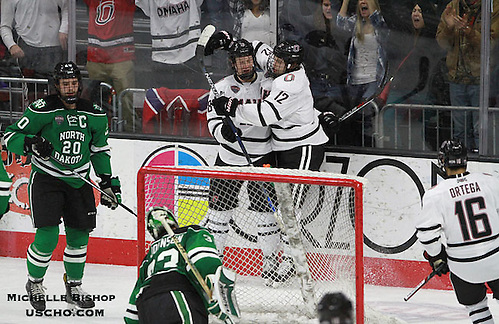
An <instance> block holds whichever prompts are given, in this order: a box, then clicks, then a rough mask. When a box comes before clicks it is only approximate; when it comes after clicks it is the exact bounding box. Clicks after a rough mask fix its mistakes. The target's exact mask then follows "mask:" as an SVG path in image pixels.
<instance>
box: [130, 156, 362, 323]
mask: <svg viewBox="0 0 499 324" xmlns="http://www.w3.org/2000/svg"><path fill="white" fill-rule="evenodd" d="M257 169H258V168H246V167H240V168H238V170H237V171H230V170H224V168H220V167H204V166H200V167H190V166H180V167H176V166H145V167H141V168H140V170H139V171H138V173H137V267H140V264H141V262H142V260H143V258H144V256H145V253H146V228H145V214H146V186H145V184H146V179H145V178H146V176H149V175H156V176H175V177H194V178H209V179H237V180H245V181H258V182H272V183H276V184H277V183H287V184H306V185H317V186H333V187H334V186H338V187H347V188H351V189H352V190H353V191H354V195H353V205H354V206H353V208H352V209H353V211H354V214H355V218H354V221H355V223H354V229H355V238H354V244H355V257H354V260H355V284H354V286H355V301H354V303H355V305H356V307H355V318H356V322H357V323H364V255H363V190H364V182H363V179H361V178H359V177H353V176H348V175H344V174H332V173H321V172H315V173H314V174H313V177H312V176H310V174H307V172H310V171H305V172H304V174H306V175H304V176H302V175H300V174H299V171H298V172H296V173H295V174H292V175H290V174H286V175H281V174H279V173H272V174H269V173H264V172H258V171H255V170H257ZM246 170H251V171H246ZM273 170H278V169H273ZM321 174H322V175H321Z"/></svg>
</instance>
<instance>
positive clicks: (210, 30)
mask: <svg viewBox="0 0 499 324" xmlns="http://www.w3.org/2000/svg"><path fill="white" fill-rule="evenodd" d="M215 31H216V28H215V26H213V25H207V26H206V27H205V28H204V29H203V31H202V32H201V35H200V36H199V39H198V43H197V46H196V57H197V58H198V60H199V61H200V62H203V61H204V48H205V47H206V44H207V43H208V41H209V40H210V38H211V36H212V35H213V34H214V33H215ZM203 72H204V71H203Z"/></svg>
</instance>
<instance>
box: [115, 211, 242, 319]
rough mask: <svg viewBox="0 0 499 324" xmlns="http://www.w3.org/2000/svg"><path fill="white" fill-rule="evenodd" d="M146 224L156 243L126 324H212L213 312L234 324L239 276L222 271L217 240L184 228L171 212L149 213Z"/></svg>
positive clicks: (201, 230) (146, 260) (204, 232)
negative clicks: (236, 281) (235, 288)
mask: <svg viewBox="0 0 499 324" xmlns="http://www.w3.org/2000/svg"><path fill="white" fill-rule="evenodd" d="M146 222H147V230H148V231H149V233H150V234H151V236H152V237H153V238H154V242H153V243H152V244H151V246H150V247H149V251H148V252H147V255H146V256H145V257H144V260H143V261H142V264H141V265H140V270H139V278H138V279H137V282H136V284H135V287H134V289H133V291H132V294H131V295H130V299H129V305H128V309H127V310H126V315H125V322H126V323H128V324H136V323H141V324H148V323H149V324H155V323H164V324H168V323H172V324H173V323H175V324H177V323H192V324H205V323H206V324H207V323H208V312H209V313H210V314H213V315H215V316H216V317H217V318H219V319H221V320H222V321H224V322H225V323H233V320H232V316H236V317H238V316H239V306H238V305H237V301H236V299H235V292H234V285H235V273H234V272H233V271H231V270H228V269H226V268H224V267H223V266H222V261H221V260H220V259H219V257H218V253H217V249H216V246H215V242H214V239H213V236H212V235H211V234H210V233H209V232H208V231H207V230H206V229H205V228H203V227H201V226H198V225H191V226H186V227H180V226H179V225H178V223H177V220H176V219H175V216H174V215H173V213H172V212H171V211H170V210H169V209H168V208H166V207H152V208H151V209H149V211H148V212H147V214H146ZM167 228H168V229H167ZM168 232H170V234H168ZM207 290H208V293H207Z"/></svg>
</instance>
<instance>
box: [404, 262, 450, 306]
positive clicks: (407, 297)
mask: <svg viewBox="0 0 499 324" xmlns="http://www.w3.org/2000/svg"><path fill="white" fill-rule="evenodd" d="M445 266H446V264H445V263H441V264H440V265H439V266H438V267H437V269H435V270H433V271H432V272H431V273H430V274H429V275H427V276H426V278H424V279H423V280H422V281H421V282H420V283H419V284H418V285H417V286H416V287H415V288H414V289H413V290H412V291H411V292H410V293H409V294H407V296H405V297H404V301H408V300H409V299H411V297H412V296H414V294H416V293H417V292H418V291H419V290H420V289H421V288H423V286H424V285H426V284H427V283H428V281H430V280H431V278H433V277H434V276H435V275H436V274H437V272H438V271H440V270H441V268H443V267H445Z"/></svg>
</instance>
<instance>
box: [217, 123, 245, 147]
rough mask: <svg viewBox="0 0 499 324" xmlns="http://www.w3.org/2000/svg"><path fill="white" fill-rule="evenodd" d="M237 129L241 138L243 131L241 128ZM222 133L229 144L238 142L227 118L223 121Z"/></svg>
mask: <svg viewBox="0 0 499 324" xmlns="http://www.w3.org/2000/svg"><path fill="white" fill-rule="evenodd" d="M234 127H235V126H234ZM235 128H236V131H237V134H238V135H239V137H241V135H242V134H243V133H242V132H241V130H240V129H239V128H237V127H235ZM220 133H221V134H222V137H223V138H224V139H225V140H226V141H227V142H230V143H234V142H236V141H237V138H236V134H234V131H233V130H232V127H230V125H229V121H228V120H227V118H224V119H223V125H222V128H221V129H220Z"/></svg>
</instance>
